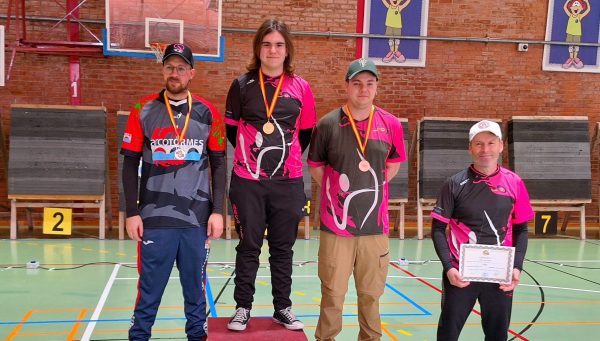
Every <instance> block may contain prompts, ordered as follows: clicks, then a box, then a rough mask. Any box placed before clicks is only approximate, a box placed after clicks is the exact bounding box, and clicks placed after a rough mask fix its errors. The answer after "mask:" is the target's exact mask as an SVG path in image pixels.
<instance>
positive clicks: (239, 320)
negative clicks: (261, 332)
mask: <svg viewBox="0 0 600 341" xmlns="http://www.w3.org/2000/svg"><path fill="white" fill-rule="evenodd" d="M249 320H250V309H246V308H241V307H240V308H237V309H236V310H235V314H233V316H232V317H231V320H229V323H227V329H229V330H235V331H238V332H241V331H243V330H246V326H247V325H248V321H249Z"/></svg>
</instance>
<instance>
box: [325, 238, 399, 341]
mask: <svg viewBox="0 0 600 341" xmlns="http://www.w3.org/2000/svg"><path fill="white" fill-rule="evenodd" d="M320 238H321V239H320V244H319V278H320V279H321V311H320V316H319V323H318V324H317V330H316V331H315V338H316V339H317V340H321V341H333V340H335V337H336V335H338V334H339V333H340V331H341V330H342V311H343V308H344V298H345V296H346V292H347V291H348V280H349V279H350V275H351V274H354V282H355V283H356V292H357V295H358V302H357V303H358V324H359V326H360V332H359V334H358V340H361V341H367V340H380V339H381V319H380V316H379V298H380V297H381V295H382V294H383V289H384V288H385V279H386V277H387V270H388V263H389V260H390V255H389V242H388V236H387V235H375V236H363V237H351V238H348V237H338V236H336V235H335V234H332V233H329V232H323V231H321V234H320Z"/></svg>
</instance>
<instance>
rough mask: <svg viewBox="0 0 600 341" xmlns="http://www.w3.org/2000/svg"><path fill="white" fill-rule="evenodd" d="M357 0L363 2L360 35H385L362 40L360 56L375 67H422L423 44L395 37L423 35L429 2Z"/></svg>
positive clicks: (425, 28)
mask: <svg viewBox="0 0 600 341" xmlns="http://www.w3.org/2000/svg"><path fill="white" fill-rule="evenodd" d="M360 1H364V3H363V5H364V7H363V8H364V11H363V12H364V13H363V32H362V33H369V34H376V35H382V36H386V37H382V38H379V37H378V38H365V39H363V40H362V45H361V46H360V47H359V48H360V49H362V57H364V58H369V59H371V60H372V61H373V62H374V63H375V64H377V65H389V66H412V67H415V66H417V67H424V66H425V48H426V41H425V40H421V39H401V38H398V37H399V36H403V37H407V36H410V37H419V36H426V35H427V20H428V12H429V0H359V2H360ZM359 5H360V3H359ZM359 8H360V6H359ZM359 17H360V16H359ZM387 36H389V38H387Z"/></svg>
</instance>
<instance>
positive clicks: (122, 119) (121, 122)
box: [115, 111, 129, 239]
mask: <svg viewBox="0 0 600 341" xmlns="http://www.w3.org/2000/svg"><path fill="white" fill-rule="evenodd" d="M128 120H129V111H117V135H116V138H115V146H116V147H117V179H118V180H117V183H118V187H119V239H124V238H125V218H126V214H125V193H123V179H122V173H123V155H121V144H122V142H123V134H124V133H125V127H126V126H127V121H128Z"/></svg>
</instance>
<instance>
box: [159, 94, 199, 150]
mask: <svg viewBox="0 0 600 341" xmlns="http://www.w3.org/2000/svg"><path fill="white" fill-rule="evenodd" d="M163 97H164V99H165V105H166V106H167V112H168V113H169V118H170V119H171V124H172V125H173V129H175V134H176V135H177V143H178V144H181V141H182V140H183V138H184V137H185V133H186V132H187V128H188V123H189V122H190V116H191V113H192V93H191V92H189V91H188V112H187V115H186V116H185V124H184V125H183V129H181V134H179V131H178V130H177V124H176V123H175V118H174V117H173V109H171V103H169V98H168V97H167V92H166V91H165V92H163Z"/></svg>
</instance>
